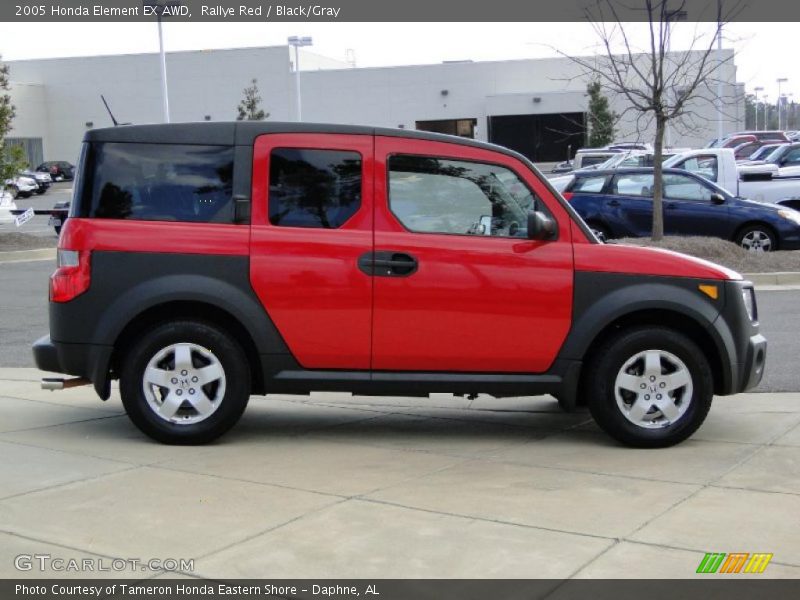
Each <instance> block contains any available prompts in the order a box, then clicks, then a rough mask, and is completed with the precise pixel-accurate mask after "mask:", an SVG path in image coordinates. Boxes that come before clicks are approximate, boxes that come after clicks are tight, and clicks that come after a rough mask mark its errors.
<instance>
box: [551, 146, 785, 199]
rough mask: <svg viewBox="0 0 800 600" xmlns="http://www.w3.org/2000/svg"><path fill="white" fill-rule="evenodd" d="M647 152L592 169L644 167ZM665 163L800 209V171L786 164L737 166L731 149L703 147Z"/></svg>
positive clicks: (565, 180) (563, 182)
mask: <svg viewBox="0 0 800 600" xmlns="http://www.w3.org/2000/svg"><path fill="white" fill-rule="evenodd" d="M647 156H649V155H648V154H646V153H643V152H631V153H629V154H619V155H617V156H614V157H613V158H611V159H609V160H608V161H607V162H605V163H603V164H602V165H596V166H593V167H591V168H599V169H606V168H608V169H616V168H617V167H626V166H642V164H643V163H642V161H641V160H639V159H641V158H643V157H645V158H646V157H647ZM663 165H664V166H665V167H672V168H674V169H685V170H686V171H691V172H693V173H697V174H698V175H702V176H703V177H705V178H706V179H708V180H710V181H712V182H714V183H716V184H717V185H718V186H720V187H721V188H723V189H725V190H726V191H727V192H728V193H730V194H733V195H734V196H740V197H742V198H748V199H749V200H756V201H758V202H775V203H778V204H784V205H786V206H789V207H790V208H795V209H800V173H798V174H797V175H794V174H793V173H791V172H789V171H787V170H785V169H786V167H783V168H782V170H781V171H780V172H778V171H777V170H776V169H775V168H772V166H771V165H748V167H747V168H746V169H745V168H743V167H741V166H739V167H737V164H736V157H735V156H734V153H733V150H732V149H731V148H700V149H699V150H685V151H683V152H678V153H677V154H673V155H672V156H670V157H668V158H667V159H666V160H665V161H664V163H663ZM571 181H572V175H571V174H570V175H564V176H561V177H553V178H551V179H549V182H550V183H551V184H552V185H553V187H555V188H556V189H557V190H558V191H563V190H564V189H566V187H567V186H568V185H569V183H570V182H571Z"/></svg>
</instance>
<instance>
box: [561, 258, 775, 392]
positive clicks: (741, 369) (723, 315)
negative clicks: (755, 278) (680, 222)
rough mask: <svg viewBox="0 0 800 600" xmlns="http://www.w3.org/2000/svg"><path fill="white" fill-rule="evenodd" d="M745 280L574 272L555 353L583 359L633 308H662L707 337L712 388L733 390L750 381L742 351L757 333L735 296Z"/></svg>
mask: <svg viewBox="0 0 800 600" xmlns="http://www.w3.org/2000/svg"><path fill="white" fill-rule="evenodd" d="M701 284H713V285H716V286H717V288H718V291H719V296H718V298H717V299H712V298H710V297H709V296H707V295H706V294H704V293H702V292H701V291H700V290H699V287H698V286H699V285H701ZM747 285H751V284H749V283H748V282H741V281H718V280H705V279H694V278H688V277H660V276H650V275H628V274H621V273H596V272H584V271H577V272H576V273H575V286H574V304H573V321H572V328H571V329H570V332H569V335H568V336H567V339H566V341H565V342H564V345H563V346H562V349H561V352H560V353H559V357H560V358H562V359H565V360H583V359H584V357H585V356H586V352H587V351H588V350H589V348H590V345H591V344H592V343H593V341H594V340H595V339H597V336H598V335H600V334H601V333H602V332H603V331H604V330H605V329H606V328H608V327H609V326H612V325H613V324H614V323H615V322H617V321H619V320H621V319H624V318H629V317H630V316H631V315H633V314H635V313H645V312H650V311H666V312H670V313H673V314H675V315H679V316H680V318H681V321H682V324H683V325H684V326H685V327H686V328H688V329H690V330H691V329H692V328H695V329H699V330H701V332H702V333H703V334H705V335H706V336H707V337H708V338H709V339H710V340H711V341H712V342H713V346H714V350H715V351H716V354H717V358H718V364H719V365H720V367H721V368H720V372H719V373H715V378H717V379H718V380H719V381H718V385H717V386H716V392H717V393H718V394H721V395H725V394H735V393H738V392H740V391H743V390H744V389H747V383H748V381H750V380H752V377H751V371H752V365H749V364H747V354H748V352H749V351H750V345H751V338H752V337H753V336H757V335H758V324H757V323H751V322H750V320H749V318H748V317H747V313H746V310H745V308H744V304H743V302H742V298H741V289H742V288H743V287H745V286H747ZM759 337H760V336H759ZM760 339H761V340H763V337H760ZM756 341H758V340H756ZM763 352H766V341H764V344H763ZM751 362H752V361H751ZM762 371H763V368H762ZM758 380H760V376H759V377H758ZM756 383H757V381H756ZM751 387H752V385H751Z"/></svg>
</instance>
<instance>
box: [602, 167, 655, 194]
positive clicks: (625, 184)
mask: <svg viewBox="0 0 800 600" xmlns="http://www.w3.org/2000/svg"><path fill="white" fill-rule="evenodd" d="M611 193H612V194H614V195H620V196H641V197H642V198H652V197H653V174H652V173H649V174H648V173H625V174H623V175H615V176H614V180H613V181H612V183H611Z"/></svg>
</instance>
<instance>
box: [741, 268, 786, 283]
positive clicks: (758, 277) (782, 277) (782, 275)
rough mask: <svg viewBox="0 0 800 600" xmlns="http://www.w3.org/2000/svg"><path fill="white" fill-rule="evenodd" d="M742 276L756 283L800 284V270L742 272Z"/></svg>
mask: <svg viewBox="0 0 800 600" xmlns="http://www.w3.org/2000/svg"><path fill="white" fill-rule="evenodd" d="M742 277H744V278H745V279H747V280H749V281H752V282H753V283H754V284H755V285H778V286H784V285H785V286H790V285H791V286H795V285H800V272H797V271H778V272H775V273H742Z"/></svg>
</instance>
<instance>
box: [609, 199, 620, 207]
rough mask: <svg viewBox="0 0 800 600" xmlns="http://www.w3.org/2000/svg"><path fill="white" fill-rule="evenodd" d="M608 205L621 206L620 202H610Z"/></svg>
mask: <svg viewBox="0 0 800 600" xmlns="http://www.w3.org/2000/svg"><path fill="white" fill-rule="evenodd" d="M608 205H609V206H619V200H609V201H608Z"/></svg>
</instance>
